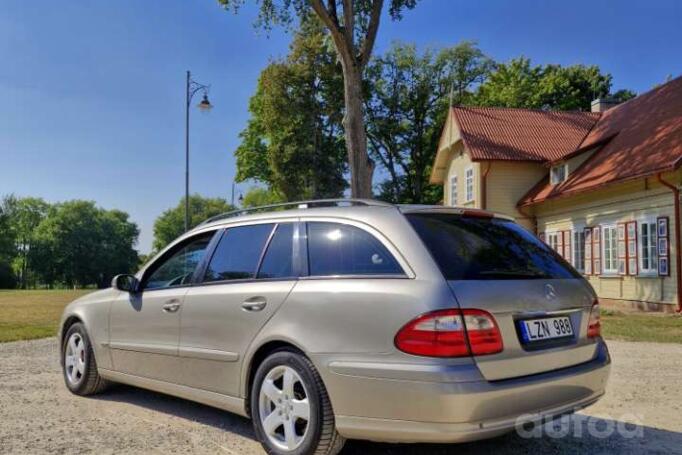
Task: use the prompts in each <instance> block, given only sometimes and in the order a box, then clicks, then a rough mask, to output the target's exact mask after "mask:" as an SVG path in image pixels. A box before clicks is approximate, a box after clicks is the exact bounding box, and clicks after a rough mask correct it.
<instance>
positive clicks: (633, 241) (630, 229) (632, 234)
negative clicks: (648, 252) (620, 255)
mask: <svg viewBox="0 0 682 455" xmlns="http://www.w3.org/2000/svg"><path fill="white" fill-rule="evenodd" d="M649 235H651V234H649ZM625 241H626V242H627V251H626V254H627V258H628V275H637V273H638V264H639V261H638V260H637V222H636V221H630V222H629V223H628V224H627V231H626V233H625Z"/></svg>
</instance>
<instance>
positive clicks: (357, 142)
mask: <svg viewBox="0 0 682 455" xmlns="http://www.w3.org/2000/svg"><path fill="white" fill-rule="evenodd" d="M341 64H342V67H343V82H344V84H343V85H344V87H343V88H344V100H345V104H346V115H345V117H344V118H343V127H344V132H345V138H346V150H347V151H348V166H349V168H350V190H351V196H352V197H354V198H371V197H372V174H373V173H374V162H373V161H372V160H370V158H369V155H368V154H367V132H366V131H365V122H364V115H363V113H364V112H363V102H362V101H363V100H362V70H361V69H360V68H358V66H357V64H355V63H349V62H346V61H345V59H342V60H341Z"/></svg>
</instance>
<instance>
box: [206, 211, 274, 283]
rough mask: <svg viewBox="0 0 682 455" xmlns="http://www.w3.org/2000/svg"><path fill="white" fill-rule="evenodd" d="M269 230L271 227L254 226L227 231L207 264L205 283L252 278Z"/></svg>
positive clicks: (264, 225) (263, 225)
mask: <svg viewBox="0 0 682 455" xmlns="http://www.w3.org/2000/svg"><path fill="white" fill-rule="evenodd" d="M272 228H273V225H272V224H257V225H253V226H240V227H235V228H229V229H226V230H225V233H224V234H223V237H222V238H221V239H220V243H218V246H217V247H216V250H215V253H213V257H212V258H211V262H210V263H209V264H208V268H207V269H206V275H205V276H204V281H225V280H239V279H245V278H253V277H254V275H255V274H256V267H258V260H259V259H260V255H261V252H262V251H263V246H264V245H265V242H266V241H267V239H268V237H269V236H270V233H271V232H272Z"/></svg>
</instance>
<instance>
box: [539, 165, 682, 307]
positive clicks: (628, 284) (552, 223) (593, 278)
mask: <svg viewBox="0 0 682 455" xmlns="http://www.w3.org/2000/svg"><path fill="white" fill-rule="evenodd" d="M667 179H668V180H669V181H679V175H670V176H668V177H667ZM678 203H679V202H678ZM534 210H535V214H536V216H537V225H538V232H545V233H546V232H554V231H564V230H573V229H576V228H578V229H582V228H583V227H585V226H587V227H593V226H597V225H604V224H614V223H619V222H628V221H638V222H639V221H642V220H645V219H656V217H659V216H667V217H669V220H670V221H669V231H670V235H669V238H670V257H669V267H670V276H667V277H659V276H644V275H635V276H630V275H626V276H621V275H615V276H605V275H589V276H587V279H588V280H589V282H590V284H592V286H593V287H594V289H595V291H596V292H597V295H598V296H599V297H601V298H607V299H617V300H631V301H642V302H657V303H667V304H674V303H676V302H677V300H676V299H677V297H676V280H675V276H676V264H675V260H674V252H675V248H676V245H675V243H674V242H675V240H674V235H673V229H674V201H673V196H672V193H671V191H670V190H668V189H667V188H665V187H663V186H661V185H660V184H659V183H658V182H657V181H655V180H654V179H640V180H637V181H633V182H628V183H624V184H618V185H613V186H610V187H607V188H604V189H602V190H598V191H593V192H590V193H584V194H580V195H576V196H573V197H569V198H564V199H558V200H555V201H551V200H550V201H547V202H544V203H542V204H539V205H537V206H535V208H534ZM639 235H641V233H639V224H638V236H639ZM639 248H640V247H639V237H638V256H639V254H641V250H640V249H639ZM602 260H603V258H602Z"/></svg>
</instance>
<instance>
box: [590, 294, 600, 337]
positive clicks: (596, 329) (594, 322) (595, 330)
mask: <svg viewBox="0 0 682 455" xmlns="http://www.w3.org/2000/svg"><path fill="white" fill-rule="evenodd" d="M598 336H601V318H600V316H599V302H598V301H595V302H594V304H593V305H592V310H591V311H590V320H589V321H588V322H587V337H588V338H597V337H598Z"/></svg>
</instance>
